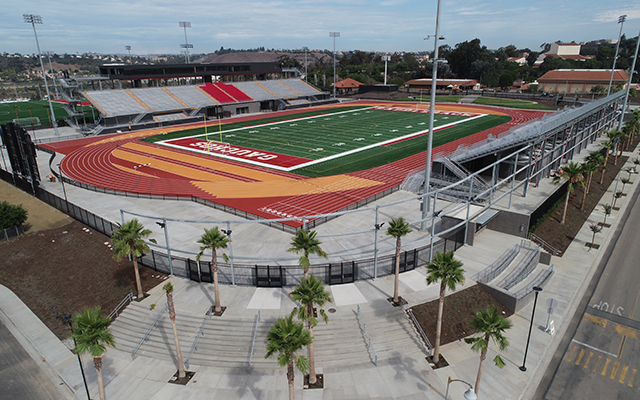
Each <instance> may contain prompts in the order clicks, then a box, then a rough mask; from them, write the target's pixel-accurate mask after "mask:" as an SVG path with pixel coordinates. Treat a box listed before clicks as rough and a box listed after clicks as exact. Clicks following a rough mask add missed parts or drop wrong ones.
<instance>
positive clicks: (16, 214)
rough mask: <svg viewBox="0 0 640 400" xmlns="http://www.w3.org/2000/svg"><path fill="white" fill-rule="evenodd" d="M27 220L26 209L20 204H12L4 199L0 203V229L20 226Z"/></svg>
mask: <svg viewBox="0 0 640 400" xmlns="http://www.w3.org/2000/svg"><path fill="white" fill-rule="evenodd" d="M26 220H27V210H25V209H24V207H22V204H19V205H17V206H16V205H13V204H9V203H7V202H6V201H3V202H2V203H0V229H8V228H13V227H14V226H20V225H22V224H23V223H24V222H25V221H26Z"/></svg>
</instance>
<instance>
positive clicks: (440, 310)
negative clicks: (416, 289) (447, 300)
mask: <svg viewBox="0 0 640 400" xmlns="http://www.w3.org/2000/svg"><path fill="white" fill-rule="evenodd" d="M446 288H447V287H446V286H445V284H444V281H441V282H440V300H439V301H438V321H437V323H436V349H435V352H434V354H433V362H434V363H437V362H438V361H440V332H441V331H442V314H443V313H444V293H445V290H446Z"/></svg>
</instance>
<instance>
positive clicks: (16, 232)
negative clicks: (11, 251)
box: [0, 226, 24, 242]
mask: <svg viewBox="0 0 640 400" xmlns="http://www.w3.org/2000/svg"><path fill="white" fill-rule="evenodd" d="M23 233H24V229H23V228H22V227H21V226H14V227H13V228H7V229H2V230H0V242H5V241H6V242H9V241H11V239H13V238H17V237H18V236H20V235H22V234H23Z"/></svg>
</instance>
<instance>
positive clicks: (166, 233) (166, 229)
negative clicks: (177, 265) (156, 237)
mask: <svg viewBox="0 0 640 400" xmlns="http://www.w3.org/2000/svg"><path fill="white" fill-rule="evenodd" d="M161 227H162V229H163V230H164V243H165V244H166V245H167V256H168V257H169V271H170V272H171V276H173V260H172V259H171V246H169V227H168V226H167V220H166V218H162V226H161Z"/></svg>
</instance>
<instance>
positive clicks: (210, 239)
mask: <svg viewBox="0 0 640 400" xmlns="http://www.w3.org/2000/svg"><path fill="white" fill-rule="evenodd" d="M229 242H231V239H229V237H228V236H227V235H225V234H224V233H222V232H220V230H219V229H218V227H217V226H214V227H213V228H211V229H207V228H205V229H204V233H203V234H202V236H200V239H198V243H200V244H201V245H202V246H200V253H198V255H197V256H196V261H198V262H199V261H200V258H202V255H203V254H204V252H205V251H206V250H211V269H212V271H213V290H214V292H215V302H216V304H215V306H214V310H213V311H214V312H215V313H221V312H222V305H221V303H220V288H219V287H218V254H217V251H218V249H226V248H227V246H228V245H229ZM222 258H223V259H224V261H225V262H228V260H229V259H228V257H227V255H226V254H224V253H222Z"/></svg>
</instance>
